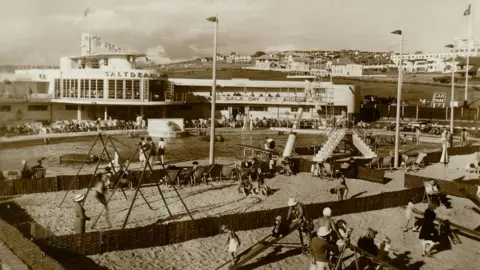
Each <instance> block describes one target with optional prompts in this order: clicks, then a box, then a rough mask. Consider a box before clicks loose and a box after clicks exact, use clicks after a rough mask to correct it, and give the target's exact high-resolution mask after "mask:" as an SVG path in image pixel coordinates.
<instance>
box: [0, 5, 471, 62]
mask: <svg viewBox="0 0 480 270" xmlns="http://www.w3.org/2000/svg"><path fill="white" fill-rule="evenodd" d="M90 1H91V10H92V11H91V13H90V15H89V18H90V24H91V29H92V31H93V33H94V34H95V35H97V36H100V37H102V38H104V39H105V40H107V41H108V42H110V43H112V44H115V45H117V46H118V47H122V48H127V49H132V50H136V51H140V52H148V54H149V55H151V58H152V59H155V60H157V61H159V62H161V61H163V60H168V59H172V60H177V59H189V58H192V57H195V56H205V55H210V54H211V51H212V39H213V24H212V23H209V22H208V21H206V20H205V19H206V18H207V17H209V16H214V15H215V14H216V13H218V14H219V20H220V25H219V52H220V53H230V52H231V51H238V52H244V53H252V52H254V51H257V50H264V51H265V50H267V51H268V50H292V49H304V50H310V49H312V50H313V49H326V50H340V49H360V50H371V51H397V50H398V47H399V44H400V42H399V37H398V36H394V35H391V34H389V33H390V32H391V31H392V30H395V29H398V28H403V30H404V33H405V40H406V42H405V50H406V51H410V52H414V51H426V52H442V51H446V50H445V48H444V45H446V44H448V43H451V40H452V39H453V37H455V36H458V37H466V36H467V25H468V19H467V18H468V17H464V16H463V12H464V11H465V9H466V8H467V7H468V3H469V2H472V3H473V7H472V14H473V17H472V18H473V26H474V29H473V36H474V37H478V36H479V35H477V34H476V33H479V34H480V29H478V28H480V3H478V2H480V0H470V1H469V0H135V1H132V0H90ZM87 5H88V0H83V1H82V0H75V1H74V0H2V1H1V2H0V30H1V31H0V35H1V38H0V64H28V63H31V64H43V63H46V64H58V63H59V57H60V56H66V55H77V54H79V53H80V33H82V32H86V31H87V29H88V26H87V25H88V24H87V21H86V20H83V21H81V22H80V23H78V24H77V25H75V24H74V22H75V20H77V19H78V18H79V17H81V16H82V15H83V12H84V11H85V9H86V8H87ZM475 8H476V9H475ZM476 10H478V12H477V13H476ZM475 28H477V29H475ZM475 30H477V31H475ZM154 55H156V57H154Z"/></svg>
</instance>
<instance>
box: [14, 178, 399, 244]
mask: <svg viewBox="0 0 480 270" xmlns="http://www.w3.org/2000/svg"><path fill="white" fill-rule="evenodd" d="M388 177H390V178H395V180H392V181H390V182H389V183H388V184H386V185H381V184H377V183H372V182H368V181H364V180H354V179H349V180H347V184H348V187H349V189H350V191H349V197H352V196H354V197H358V196H369V195H374V194H377V193H380V192H387V191H392V190H400V189H403V173H401V172H395V173H392V174H389V176H388ZM266 183H267V185H268V186H269V188H270V189H271V190H272V194H271V195H270V196H268V197H265V196H255V195H251V196H247V197H245V196H243V195H242V194H240V193H239V192H238V182H235V183H233V182H232V181H229V180H226V181H221V182H218V183H212V184H210V185H205V184H200V185H198V186H193V187H191V186H185V187H181V188H179V189H178V191H179V193H180V195H181V196H182V198H183V200H184V202H185V204H186V205H187V207H188V208H189V210H190V212H191V213H192V215H193V216H194V218H200V217H208V216H217V215H226V214H232V213H238V212H248V211H255V210H263V209H271V208H277V207H285V206H286V203H287V200H288V198H290V197H296V198H299V199H301V200H302V202H304V203H306V204H308V203H314V202H315V203H316V202H322V201H331V200H336V196H334V195H332V194H330V192H329V190H330V188H333V187H334V186H335V185H336V184H337V183H336V181H328V180H320V179H319V178H315V177H312V175H311V174H309V173H300V174H298V175H295V176H290V177H287V176H282V175H280V176H276V177H275V178H272V179H268V180H267V181H266ZM161 188H162V192H163V194H164V196H165V197H166V200H167V203H168V206H169V208H170V210H171V211H172V214H173V216H174V217H173V218H168V212H167V210H166V208H165V205H164V204H163V201H162V199H161V196H160V195H159V193H158V190H157V188H156V187H144V188H142V189H141V190H142V192H143V194H144V195H145V197H146V199H147V201H148V202H149V203H150V205H151V206H152V208H153V210H150V209H149V208H148V206H147V205H146V203H145V201H144V200H143V199H142V197H141V196H140V194H139V195H138V197H137V200H136V201H135V205H134V208H133V211H132V213H131V215H130V218H129V222H128V224H127V227H135V226H142V225H147V224H152V223H155V222H164V221H168V220H175V221H177V220H183V219H188V218H189V216H188V215H187V213H186V210H185V208H184V207H183V205H182V204H181V202H180V200H179V198H178V196H177V195H176V193H175V191H174V190H173V188H168V187H165V186H164V185H163V186H162V187H161ZM79 192H86V190H76V191H74V192H70V193H69V195H68V197H67V199H66V200H65V202H64V204H63V205H62V206H61V208H58V204H59V203H60V201H61V199H62V198H63V196H64V195H65V192H52V193H45V194H28V195H23V196H20V197H17V198H15V199H14V201H15V202H16V203H17V204H19V205H20V206H21V207H22V208H24V209H25V210H26V211H27V212H28V213H29V214H30V215H31V216H32V218H33V219H34V220H35V221H36V222H37V223H39V224H41V225H43V226H45V227H46V228H48V229H49V230H51V231H52V232H53V233H54V234H56V235H62V234H71V233H73V228H74V227H73V222H74V211H73V200H72V199H73V197H74V194H76V193H79ZM125 193H126V195H127V198H128V200H126V199H125V197H124V196H123V194H122V193H121V192H115V194H114V196H113V197H112V200H111V202H110V204H109V207H110V216H111V221H112V224H113V228H120V227H121V224H122V223H123V221H124V218H125V216H126V213H127V210H128V207H129V206H130V203H131V200H132V198H133V193H134V190H126V191H125ZM85 210H86V214H87V216H90V217H96V216H97V215H98V213H100V211H101V210H102V206H101V204H99V203H98V202H97V201H96V199H95V198H94V197H93V195H92V193H89V195H88V198H87V200H86V202H85ZM87 227H88V228H89V225H88V223H87ZM88 228H87V231H88ZM96 229H99V230H105V229H107V227H106V223H105V221H104V219H103V218H101V219H100V220H99V222H98V224H97V227H96Z"/></svg>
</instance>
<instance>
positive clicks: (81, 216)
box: [74, 194, 90, 233]
mask: <svg viewBox="0 0 480 270" xmlns="http://www.w3.org/2000/svg"><path fill="white" fill-rule="evenodd" d="M83 200H85V194H77V195H75V199H74V201H75V204H74V208H75V233H85V223H86V221H87V220H90V218H89V217H87V216H86V215H85V209H84V208H83V205H82V202H83Z"/></svg>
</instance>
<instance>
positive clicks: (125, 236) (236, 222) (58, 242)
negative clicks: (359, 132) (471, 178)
mask: <svg viewBox="0 0 480 270" xmlns="http://www.w3.org/2000/svg"><path fill="white" fill-rule="evenodd" d="M423 190H424V189H423V187H421V188H414V189H406V190H401V191H394V192H388V193H380V194H377V195H373V196H367V197H360V198H355V199H350V200H345V201H336V202H322V203H314V204H309V205H306V206H305V207H306V212H307V213H308V216H309V217H310V218H319V217H320V216H321V215H322V210H323V208H325V207H327V206H328V207H330V208H331V209H332V211H333V213H335V215H345V214H352V213H360V212H366V211H374V210H380V209H385V208H392V207H399V206H402V205H406V204H407V203H408V200H409V198H415V199H416V200H417V201H421V199H422V195H423ZM287 211H288V208H287V207H283V208H276V209H270V210H262V211H254V212H248V213H237V214H231V215H226V216H219V217H207V218H202V219H197V220H186V221H181V222H172V223H168V224H154V225H148V226H144V227H137V228H131V229H125V230H111V231H105V232H88V233H85V234H83V235H80V234H73V235H64V236H51V237H48V238H43V239H36V241H37V243H38V244H39V245H42V246H46V247H48V248H49V249H52V252H53V251H54V250H62V252H65V251H67V252H68V253H70V254H77V255H92V254H98V253H103V252H110V251H114V250H128V249H136V248H147V247H152V246H164V245H171V244H175V243H180V242H184V241H188V240H192V239H197V238H204V237H211V236H215V235H218V234H220V233H221V232H220V226H221V225H222V224H226V225H229V226H230V227H231V228H232V229H233V230H237V231H240V230H254V229H258V228H264V227H269V226H272V225H273V223H272V222H273V220H274V219H275V217H276V216H278V215H285V214H286V213H287ZM63 254H64V253H63ZM54 257H56V256H54Z"/></svg>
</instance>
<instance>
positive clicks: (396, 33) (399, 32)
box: [392, 30, 402, 35]
mask: <svg viewBox="0 0 480 270" xmlns="http://www.w3.org/2000/svg"><path fill="white" fill-rule="evenodd" d="M392 34H395V35H401V34H402V30H395V31H393V32H392Z"/></svg>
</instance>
